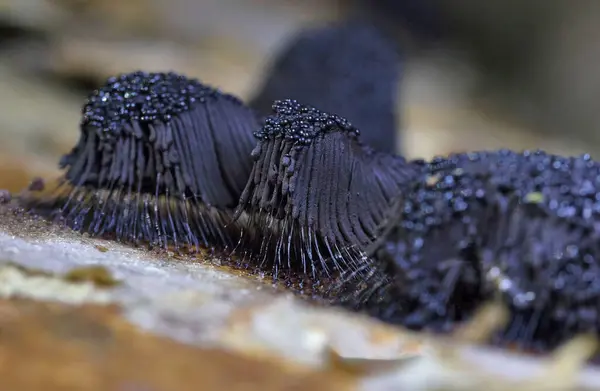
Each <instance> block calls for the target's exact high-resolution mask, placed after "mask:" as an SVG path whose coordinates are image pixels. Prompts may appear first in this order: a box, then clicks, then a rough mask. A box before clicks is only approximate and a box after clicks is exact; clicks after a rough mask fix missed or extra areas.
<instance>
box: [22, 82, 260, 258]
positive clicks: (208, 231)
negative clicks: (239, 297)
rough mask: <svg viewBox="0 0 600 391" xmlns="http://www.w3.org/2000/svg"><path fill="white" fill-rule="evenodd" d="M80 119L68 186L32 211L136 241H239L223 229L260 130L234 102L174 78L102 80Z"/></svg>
mask: <svg viewBox="0 0 600 391" xmlns="http://www.w3.org/2000/svg"><path fill="white" fill-rule="evenodd" d="M82 112H83V119H82V122H81V128H80V131H81V133H80V138H79V141H78V143H77V145H76V146H75V147H74V148H73V150H72V151H71V153H69V154H67V155H66V156H64V157H63V159H62V160H61V164H60V165H61V168H64V169H66V172H65V176H64V179H65V182H66V183H65V184H64V185H63V186H61V187H60V188H59V189H57V190H58V191H57V192H56V193H55V194H53V195H52V197H50V199H42V200H36V201H35V202H34V204H33V207H34V208H36V209H38V210H43V209H45V210H49V211H50V212H51V213H52V214H53V215H55V216H58V217H60V218H62V219H64V220H65V221H66V223H67V224H68V225H69V226H71V227H72V228H75V229H79V230H83V231H86V232H88V233H90V234H93V235H100V234H114V235H116V237H117V239H119V240H125V241H131V242H135V243H137V242H140V241H144V242H150V243H152V244H158V245H161V246H166V245H167V244H168V243H171V244H174V245H176V246H177V245H179V244H184V245H189V246H198V245H204V246H212V245H231V244H232V243H233V240H237V238H232V237H231V233H230V232H227V230H226V229H225V225H227V224H228V223H229V217H230V216H229V215H230V210H231V209H233V208H235V205H236V204H237V200H238V198H239V194H240V193H241V191H242V189H243V188H244V185H245V183H246V180H247V178H248V175H249V172H250V166H251V160H250V156H249V154H250V151H251V150H252V147H253V146H254V143H255V141H254V139H253V136H252V131H254V130H255V128H256V127H257V120H256V118H255V115H254V113H253V112H252V111H251V110H250V109H248V108H247V107H245V106H244V105H243V104H242V102H241V101H240V100H238V99H237V98H235V97H233V96H230V95H227V94H224V93H221V92H219V91H218V90H215V89H213V88H210V87H208V86H205V85H203V84H202V83H200V82H199V81H198V80H195V79H189V78H187V77H185V76H182V75H178V74H175V73H145V72H133V73H129V74H123V75H120V76H118V77H115V78H111V79H109V80H108V81H107V83H106V84H105V85H104V86H103V87H102V88H100V89H98V90H96V91H94V92H93V93H92V94H91V95H90V96H89V98H88V100H87V102H86V104H85V106H84V107H83V110H82ZM67 187H69V189H67ZM65 191H66V194H65Z"/></svg>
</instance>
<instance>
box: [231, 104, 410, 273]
mask: <svg viewBox="0 0 600 391" xmlns="http://www.w3.org/2000/svg"><path fill="white" fill-rule="evenodd" d="M273 113H274V114H273V115H271V116H269V117H267V118H266V119H265V121H264V125H263V128H262V129H261V130H260V131H258V132H256V133H255V135H256V137H257V138H258V140H259V142H258V145H257V147H256V148H255V150H254V151H253V152H252V154H253V157H254V159H255V161H254V166H253V168H252V172H251V173H250V180H249V181H248V184H247V186H246V189H245V190H244V192H243V193H242V196H241V198H240V204H239V206H238V213H241V212H245V213H246V214H247V215H248V216H249V218H250V221H251V225H252V226H255V227H261V230H259V231H257V232H256V234H257V235H258V238H256V237H254V238H252V239H249V240H250V241H251V242H253V243H261V248H260V250H258V251H257V253H258V254H259V255H260V256H261V257H262V260H261V262H263V263H265V262H266V263H268V264H271V265H273V268H274V272H275V274H277V272H278V270H279V269H283V268H288V269H289V268H291V269H296V270H299V271H301V272H303V273H308V274H312V275H316V274H319V273H322V272H324V273H326V274H327V275H329V273H330V272H331V271H333V270H346V269H349V268H350V269H352V268H355V267H361V261H360V259H358V258H357V257H359V258H360V256H361V249H362V248H363V247H364V246H366V245H368V244H369V243H370V242H371V241H372V240H373V239H374V235H375V230H376V228H377V226H378V224H379V222H380V221H381V220H382V219H383V218H384V217H385V211H386V209H387V207H388V206H389V201H390V200H391V199H392V198H393V197H394V196H396V195H397V194H398V192H399V190H400V188H401V186H402V184H403V183H404V182H406V180H407V178H409V177H410V175H412V174H413V172H412V170H410V169H409V168H408V165H407V164H406V162H405V160H404V159H402V158H400V157H396V156H393V155H388V154H384V153H378V152H375V151H374V150H373V149H371V148H369V147H367V146H365V145H363V144H362V143H361V141H360V140H359V131H358V129H356V128H355V127H354V126H353V125H352V124H350V123H349V122H348V121H347V120H346V119H344V118H342V117H340V116H338V115H334V114H328V113H325V112H322V111H320V110H318V109H316V108H314V107H312V106H307V105H303V104H301V103H299V102H297V101H295V100H284V101H277V102H275V104H274V105H273Z"/></svg>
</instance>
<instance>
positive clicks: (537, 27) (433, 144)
mask: <svg viewBox="0 0 600 391" xmlns="http://www.w3.org/2000/svg"><path fill="white" fill-rule="evenodd" d="M349 15H354V16H357V15H358V16H361V17H363V18H368V19H371V20H373V21H374V22H376V23H377V25H378V26H380V27H381V28H382V29H383V30H384V31H385V32H386V33H387V34H389V35H390V36H391V37H392V38H393V39H394V41H395V42H396V43H397V45H398V48H399V50H400V51H401V52H402V53H403V56H404V63H403V64H402V69H403V77H402V81H401V83H400V84H399V85H398V89H399V96H400V97H401V99H400V100H399V101H398V105H397V111H398V113H399V116H400V124H401V126H400V129H399V132H400V133H399V134H400V142H399V152H401V153H403V154H405V155H407V156H409V157H424V158H429V157H432V156H433V155H438V154H447V153H449V152H455V151H465V150H473V149H486V148H500V147H506V148H512V149H517V150H521V149H532V148H541V149H546V150H548V151H551V152H557V153H562V154H568V155H572V154H579V153H583V152H589V153H591V154H592V155H593V156H596V157H597V156H600V131H597V130H600V129H598V128H599V127H600V110H599V109H600V108H597V105H598V104H599V103H600V73H598V72H597V67H598V63H599V62H600V39H599V38H600V23H599V22H600V2H599V1H597V0H578V1H568V0H526V1H522V0H488V1H481V0H395V1H394V0H380V1H359V0H356V1H352V0H346V1H342V0H336V1H333V0H318V1H317V0H280V1H275V0H255V1H251V0H246V1H242V0H196V1H194V0H126V1H124V0H102V1H100V0H0V135H1V137H2V142H0V188H8V189H9V190H11V191H18V190H20V189H21V188H23V187H24V186H26V185H27V183H28V182H29V180H30V178H31V177H32V176H51V175H55V174H56V173H57V172H58V171H57V169H58V168H57V162H58V158H59V156H60V155H61V154H63V153H65V152H68V151H69V150H70V148H71V147H72V146H73V145H74V143H75V141H76V139H77V137H78V124H79V116H80V110H81V106H82V104H83V102H84V98H85V96H86V95H87V94H88V93H89V92H90V90H92V89H94V88H96V87H97V86H99V85H100V84H101V83H102V82H103V81H104V79H105V78H106V77H108V76H110V75H114V74H117V73H121V72H128V71H131V70H135V69H143V70H147V71H168V70H174V71H177V72H180V73H184V74H186V75H188V76H193V77H198V78H200V79H201V80H202V81H204V82H207V83H209V84H212V85H214V86H217V87H220V88H221V89H223V90H225V91H227V92H231V93H233V94H236V95H238V96H240V97H241V98H248V97H249V96H250V95H251V94H252V92H253V91H254V89H255V88H256V87H257V86H258V85H259V84H260V83H261V81H262V78H263V76H264V72H266V71H267V70H268V65H269V63H270V61H272V56H273V54H274V53H275V52H276V51H277V50H278V49H279V48H281V47H282V45H284V44H285V42H286V40H288V39H289V38H290V37H292V36H293V35H294V33H295V32H297V31H299V30H300V29H302V28H304V27H306V26H311V25H318V24H323V23H326V22H328V21H331V20H337V19H340V18H344V17H347V16H349Z"/></svg>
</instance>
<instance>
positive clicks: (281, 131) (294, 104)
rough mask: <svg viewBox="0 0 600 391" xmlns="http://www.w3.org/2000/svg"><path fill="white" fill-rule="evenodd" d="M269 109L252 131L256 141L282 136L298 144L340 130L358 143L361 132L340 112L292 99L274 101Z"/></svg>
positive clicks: (308, 142)
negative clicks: (256, 127)
mask: <svg viewBox="0 0 600 391" xmlns="http://www.w3.org/2000/svg"><path fill="white" fill-rule="evenodd" d="M271 109H272V114H271V115H269V116H268V117H266V118H265V119H264V123H263V126H262V128H261V129H259V130H258V131H256V132H254V136H255V137H256V138H257V139H259V140H263V141H264V140H273V139H276V138H284V139H285V140H286V141H289V142H292V143H295V144H297V145H298V146H301V145H308V144H310V143H311V142H313V141H314V140H315V139H316V138H317V137H319V136H322V135H324V134H326V133H330V132H343V133H345V134H346V135H347V136H348V137H351V138H355V139H357V142H358V138H357V136H358V135H359V134H360V131H359V130H358V129H356V128H355V127H354V126H352V124H350V122H348V120H347V119H345V118H343V117H340V116H339V115H336V114H329V113H325V112H323V111H320V110H319V109H317V108H315V107H313V106H309V105H304V104H301V103H299V102H298V101H297V100H293V99H286V100H277V101H275V102H274V103H273V105H272V106H271Z"/></svg>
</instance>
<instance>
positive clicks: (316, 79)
mask: <svg viewBox="0 0 600 391" xmlns="http://www.w3.org/2000/svg"><path fill="white" fill-rule="evenodd" d="M400 66H401V59H400V56H399V55H398V53H397V51H396V49H395V48H394V45H393V44H392V43H390V42H388V40H387V39H386V38H385V37H384V36H382V34H381V33H380V32H379V31H378V30H377V29H376V28H375V27H373V26H371V25H369V24H366V23H359V22H355V21H351V22H341V23H337V24H334V25H330V26H326V27H319V28H313V29H308V30H305V31H301V32H300V33H299V34H298V35H297V36H296V37H295V38H294V39H292V41H291V42H290V43H289V44H288V45H286V47H285V48H284V49H283V50H282V51H281V52H280V53H278V55H277V58H276V60H275V62H274V63H273V65H272V67H271V69H270V70H269V72H268V73H267V75H268V76H267V79H266V80H265V82H264V84H263V86H262V88H261V89H260V92H259V93H258V94H257V95H256V96H255V98H254V99H253V100H252V102H251V104H250V105H251V106H252V107H253V108H255V109H256V110H257V111H258V112H259V113H261V114H262V115H264V116H267V115H270V114H271V104H272V103H273V101H275V100H278V99H296V100H298V101H300V102H303V103H307V104H310V105H312V106H315V107H318V108H319V109H321V110H323V111H325V112H328V113H335V114H337V115H339V116H341V117H344V118H347V119H348V120H349V121H350V122H352V124H354V126H356V127H357V128H359V129H361V131H362V132H363V141H364V142H365V143H366V144H368V145H371V146H372V147H374V148H375V149H377V150H380V151H386V152H394V151H395V149H396V132H397V128H398V120H397V115H396V107H397V104H398V97H397V89H398V83H399V81H400V75H401V69H400Z"/></svg>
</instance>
